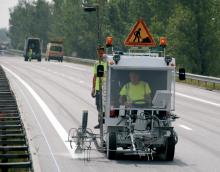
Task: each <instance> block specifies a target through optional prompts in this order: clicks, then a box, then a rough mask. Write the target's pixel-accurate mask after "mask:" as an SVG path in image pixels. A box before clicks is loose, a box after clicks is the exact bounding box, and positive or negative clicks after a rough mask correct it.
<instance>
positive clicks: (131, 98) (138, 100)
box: [119, 71, 151, 108]
mask: <svg viewBox="0 0 220 172" xmlns="http://www.w3.org/2000/svg"><path fill="white" fill-rule="evenodd" d="M129 79H130V82H128V83H127V84H125V85H124V86H123V87H122V89H121V91H120V100H119V101H120V104H122V105H125V106H126V107H130V108H144V107H150V106H151V96H150V95H151V89H150V87H149V85H148V83H146V82H144V81H140V76H139V74H138V73H137V72H136V71H131V72H129Z"/></svg>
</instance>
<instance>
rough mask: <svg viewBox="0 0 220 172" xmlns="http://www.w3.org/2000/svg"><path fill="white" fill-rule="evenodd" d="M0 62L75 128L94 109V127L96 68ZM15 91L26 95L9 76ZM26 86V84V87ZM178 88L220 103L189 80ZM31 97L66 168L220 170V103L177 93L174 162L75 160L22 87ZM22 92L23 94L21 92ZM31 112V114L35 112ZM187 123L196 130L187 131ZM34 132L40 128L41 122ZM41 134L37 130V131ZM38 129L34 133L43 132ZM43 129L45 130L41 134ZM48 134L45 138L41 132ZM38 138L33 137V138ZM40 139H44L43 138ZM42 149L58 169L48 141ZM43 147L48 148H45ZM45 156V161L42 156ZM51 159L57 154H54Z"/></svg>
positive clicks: (66, 124)
mask: <svg viewBox="0 0 220 172" xmlns="http://www.w3.org/2000/svg"><path fill="white" fill-rule="evenodd" d="M0 63H1V64H4V65H5V66H6V67H8V68H9V69H10V70H12V71H14V72H16V73H17V74H18V75H19V76H20V77H22V78H23V79H24V80H25V81H26V82H27V83H28V84H29V85H30V86H31V87H32V88H33V89H34V90H35V91H36V92H37V93H38V94H39V95H40V96H41V97H42V99H43V100H44V101H45V103H46V104H47V105H48V106H49V107H50V109H51V110H52V111H53V113H54V114H55V116H56V118H57V119H58V121H59V122H60V123H61V124H62V125H63V126H64V128H65V130H66V131H68V129H69V128H70V127H77V126H79V125H80V121H81V112H82V110H84V109H88V110H89V126H90V127H93V126H94V125H95V124H96V122H97V112H96V109H95V106H94V100H93V99H92V98H91V97H90V83H91V77H92V73H91V71H92V68H91V67H89V66H84V65H76V64H71V63H62V64H60V63H46V62H41V63H38V62H34V61H33V62H31V63H29V62H26V63H25V62H23V61H22V59H19V58H10V59H9V58H4V57H3V58H1V59H0ZM9 79H10V81H11V82H12V85H13V89H14V91H15V92H16V93H17V94H18V95H19V97H20V96H21V94H20V93H19V89H18V88H17V86H16V85H15V84H13V83H15V82H16V83H17V84H19V83H18V82H17V81H16V80H15V78H13V77H12V76H9ZM20 87H22V86H20ZM176 88H177V92H179V93H182V94H185V95H188V96H193V97H197V98H200V99H204V100H206V101H210V102H214V103H220V96H219V95H220V94H219V93H218V92H211V91H207V90H203V89H198V88H195V87H192V86H187V85H183V84H177V85H176ZM22 90H23V91H24V92H25V95H26V96H27V98H28V100H29V101H30V102H31V105H32V106H33V110H34V112H35V113H36V114H37V115H39V119H40V122H41V123H42V127H44V130H45V135H46V136H47V137H48V142H49V143H50V145H51V149H52V151H53V153H54V155H55V159H56V160H57V162H58V165H59V167H60V170H61V171H73V169H74V171H106V172H108V171H111V172H115V171H134V170H136V171H138V172H139V171H152V172H153V171H161V170H162V171H169V172H170V171H204V172H205V171H216V172H217V171H218V169H219V168H220V164H219V161H220V149H219V146H218V145H219V142H220V133H219V129H220V113H219V112H220V108H219V107H215V106H212V105H210V104H205V103H201V102H199V101H196V100H193V99H189V98H186V97H182V96H178V95H177V96H176V114H177V115H178V116H180V117H181V118H180V119H179V120H177V122H176V123H175V126H176V130H177V132H178V135H179V143H178V144H177V146H176V154H175V159H174V161H173V162H160V161H159V162H158V161H157V162H143V161H129V160H121V161H120V160H116V161H109V160H107V159H106V158H105V157H104V155H103V154H99V153H97V152H95V151H93V152H92V159H91V161H90V162H84V161H83V160H80V159H71V157H70V156H69V155H68V152H67V150H65V147H64V146H62V145H63V144H62V141H61V140H60V139H59V138H58V136H57V134H56V132H55V130H54V129H53V127H52V126H51V125H49V123H48V121H47V120H46V118H45V115H44V114H43V112H42V110H41V109H40V108H39V107H37V106H36V104H35V103H34V100H33V98H32V97H31V95H30V94H28V93H27V90H25V88H22ZM21 97H22V96H21ZM21 97H20V98H19V102H20V103H22V104H23V105H22V106H21V110H22V112H24V113H22V114H23V115H24V117H27V116H28V115H27V114H28V113H30V114H31V112H30V109H29V108H28V107H27V106H26V105H27V102H25V101H24V100H23V98H21ZM30 114H29V115H30ZM25 120H26V121H25V122H27V123H28V124H30V126H32V125H34V124H32V123H33V117H30V116H29V117H27V119H26V118H25ZM181 125H184V126H187V127H189V128H191V129H192V130H187V129H185V128H183V127H181ZM29 130H31V131H30V132H33V131H32V130H34V131H35V126H34V127H31V128H30V129H29ZM35 132H36V133H37V131H35ZM35 132H33V133H32V134H33V137H34V136H35V137H36V138H38V137H37V134H36V133H35ZM38 134H39V133H38ZM40 135H41V134H40ZM41 139H42V137H41ZM35 141H36V142H37V139H33V142H35ZM38 142H39V141H38ZM36 145H38V148H39V151H38V152H36V156H38V158H39V159H40V161H39V162H40V166H41V167H42V171H51V169H53V170H54V166H55V165H54V163H53V162H51V160H50V163H48V164H47V161H46V159H47V158H48V157H51V156H50V155H49V153H48V150H46V149H48V148H47V146H46V145H45V143H44V142H43V141H42V142H41V143H40V144H37V143H36ZM41 150H43V151H44V152H42V151H41ZM42 159H43V160H42ZM49 159H51V158H49Z"/></svg>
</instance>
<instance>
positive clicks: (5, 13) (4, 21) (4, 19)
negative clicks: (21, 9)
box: [0, 0, 18, 28]
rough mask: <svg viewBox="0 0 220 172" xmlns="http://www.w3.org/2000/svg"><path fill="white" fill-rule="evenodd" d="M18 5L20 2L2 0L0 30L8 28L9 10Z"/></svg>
mask: <svg viewBox="0 0 220 172" xmlns="http://www.w3.org/2000/svg"><path fill="white" fill-rule="evenodd" d="M17 3H18V0H0V28H8V25H9V24H8V20H9V8H11V7H14V6H16V4H17Z"/></svg>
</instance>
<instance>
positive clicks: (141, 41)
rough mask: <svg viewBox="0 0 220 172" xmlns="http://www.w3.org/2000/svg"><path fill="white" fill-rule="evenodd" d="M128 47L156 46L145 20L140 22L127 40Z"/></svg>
mask: <svg viewBox="0 0 220 172" xmlns="http://www.w3.org/2000/svg"><path fill="white" fill-rule="evenodd" d="M124 44H125V45H126V46H153V47H155V46H156V43H155V41H154V39H153V37H152V36H151V34H150V32H149V30H148V28H147V26H146V24H145V23H144V21H143V20H138V21H137V22H136V24H135V25H134V27H133V29H132V30H131V32H130V34H129V35H128V37H127V39H126V40H125V42H124Z"/></svg>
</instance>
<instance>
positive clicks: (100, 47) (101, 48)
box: [96, 45, 105, 50]
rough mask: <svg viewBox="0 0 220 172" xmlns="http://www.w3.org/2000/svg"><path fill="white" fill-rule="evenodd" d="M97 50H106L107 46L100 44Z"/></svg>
mask: <svg viewBox="0 0 220 172" xmlns="http://www.w3.org/2000/svg"><path fill="white" fill-rule="evenodd" d="M96 50H105V48H104V47H103V46H101V45H98V46H97V47H96Z"/></svg>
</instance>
